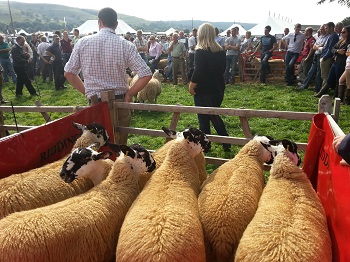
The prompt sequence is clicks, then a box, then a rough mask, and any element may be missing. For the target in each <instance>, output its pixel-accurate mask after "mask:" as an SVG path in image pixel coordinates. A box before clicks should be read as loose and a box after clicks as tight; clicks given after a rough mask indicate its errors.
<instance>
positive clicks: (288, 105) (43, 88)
mask: <svg viewBox="0 0 350 262" xmlns="http://www.w3.org/2000/svg"><path fill="white" fill-rule="evenodd" d="M33 85H34V86H35V88H36V89H37V90H38V89H39V92H40V94H41V97H39V98H38V97H31V96H30V95H29V93H28V91H27V90H26V89H25V88H24V91H23V94H24V95H23V97H21V98H19V99H17V98H15V94H14V90H15V86H14V85H13V84H6V85H5V86H4V88H3V96H4V98H5V99H6V100H10V101H12V102H13V105H15V106H16V105H34V102H35V100H40V101H41V103H42V104H43V105H48V106H58V105H64V106H68V105H74V106H85V105H87V102H86V99H85V97H84V96H83V95H82V94H80V93H79V92H78V91H77V90H75V89H74V88H72V87H71V86H70V85H69V84H67V85H68V88H67V89H66V90H63V91H55V88H54V85H53V83H46V84H43V83H41V80H40V79H39V78H37V80H36V81H33ZM313 94H314V93H313V91H312V90H311V89H309V90H303V91H299V90H297V89H296V88H295V87H286V86H284V85H283V84H272V85H261V84H258V83H238V84H236V85H234V86H232V85H229V86H227V88H226V90H225V98H224V101H223V103H222V106H221V107H223V108H246V109H264V110H280V111H295V112H313V113H314V112H317V110H318V99H317V98H314V97H313ZM158 103H159V104H169V105H176V104H181V105H185V106H193V97H192V96H191V95H190V94H189V93H188V91H187V86H181V85H179V86H173V85H168V84H166V85H163V90H162V94H161V95H160V96H159V98H158ZM65 115H66V114H62V113H51V115H50V118H51V119H52V120H54V119H58V118H61V117H63V116H65ZM171 118H172V114H171V113H162V112H148V111H139V110H135V111H134V112H133V113H132V126H133V127H139V128H149V129H161V127H162V126H169V124H170V121H171ZM222 118H223V120H224V122H225V124H226V127H227V130H228V133H229V135H230V136H235V137H244V134H243V130H242V128H241V126H240V121H239V118H238V117H231V116H223V117H222ZM349 118H350V106H345V105H341V111H340V119H339V126H340V128H341V129H342V130H343V131H344V133H347V132H348V130H349V129H350V121H349ZM16 119H17V123H18V124H19V125H41V124H44V123H45V121H44V119H43V117H42V116H41V114H40V113H16ZM14 123H15V122H14V116H13V115H12V114H11V113H5V124H14ZM310 124H311V122H310V121H300V120H283V119H273V118H250V119H249V125H250V128H251V131H252V133H253V134H260V135H270V136H272V137H274V138H275V139H282V138H286V139H290V140H292V141H295V142H307V140H308V135H309V130H310ZM190 125H191V126H194V127H197V126H198V120H197V115H195V114H181V116H180V120H179V123H178V130H182V129H184V128H186V127H188V126H190ZM212 134H216V132H215V130H214V129H212ZM164 141H165V139H164V138H159V137H147V136H138V135H130V139H129V142H130V143H140V144H142V145H144V146H145V147H146V148H149V149H156V148H158V147H160V146H161V145H162V144H163V143H164ZM239 149H240V147H239V146H233V148H232V152H230V153H225V152H224V151H223V149H222V147H221V145H219V144H216V143H213V146H212V150H211V151H210V152H209V153H208V154H207V155H208V156H212V157H222V158H232V157H233V156H234V155H235V154H236V153H237V152H238V151H239ZM213 168H215V167H214V166H208V169H209V171H210V170H211V169H213Z"/></svg>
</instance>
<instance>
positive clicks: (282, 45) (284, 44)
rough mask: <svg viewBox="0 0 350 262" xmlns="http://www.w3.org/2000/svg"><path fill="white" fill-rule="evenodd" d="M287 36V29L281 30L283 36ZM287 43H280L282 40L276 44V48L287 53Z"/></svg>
mask: <svg viewBox="0 0 350 262" xmlns="http://www.w3.org/2000/svg"><path fill="white" fill-rule="evenodd" d="M288 34H289V28H288V27H286V28H285V29H284V30H283V36H286V35H288ZM288 44H289V43H288V42H282V39H281V40H280V41H279V43H278V48H279V49H280V50H282V51H287V49H288Z"/></svg>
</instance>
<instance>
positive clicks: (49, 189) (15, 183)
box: [0, 131, 111, 219]
mask: <svg viewBox="0 0 350 262" xmlns="http://www.w3.org/2000/svg"><path fill="white" fill-rule="evenodd" d="M94 142H96V136H95V135H93V134H92V133H91V132H87V131H85V132H84V133H83V134H82V135H81V136H80V137H79V138H78V139H77V141H76V142H75V144H74V146H73V149H72V150H74V149H75V148H78V147H87V146H89V145H91V144H92V143H94ZM65 160H66V159H65V158H62V159H60V160H57V161H55V162H53V163H49V164H46V165H45V166H42V167H38V168H35V169H32V170H29V171H27V172H23V173H20V174H14V175H11V176H9V177H6V178H3V179H1V180H0V219H1V218H3V217H5V216H7V215H9V214H12V213H14V212H19V211H25V210H30V209H34V208H38V207H43V206H47V205H51V204H54V203H57V202H59V201H62V200H65V199H67V198H70V197H73V196H76V195H79V194H82V193H84V192H87V191H88V190H90V189H91V188H92V187H93V186H94V183H93V182H92V180H91V179H90V178H88V177H81V178H79V179H76V180H75V181H73V182H72V183H70V184H67V183H65V182H64V181H63V180H62V179H61V178H60V176H59V172H60V169H61V167H62V165H63V163H64V161H65ZM110 169H111V165H110V167H109V169H108V170H107V171H106V172H104V174H101V176H102V177H101V179H104V178H105V177H106V176H107V174H108V172H109V171H110Z"/></svg>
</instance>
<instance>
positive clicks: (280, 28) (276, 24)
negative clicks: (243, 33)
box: [249, 16, 294, 36]
mask: <svg viewBox="0 0 350 262" xmlns="http://www.w3.org/2000/svg"><path fill="white" fill-rule="evenodd" d="M267 25H269V26H271V32H270V34H271V35H275V34H283V33H284V29H285V28H286V27H288V28H289V30H290V31H293V29H294V25H293V23H291V22H288V21H286V20H282V19H279V18H276V17H271V16H268V17H267V18H266V19H264V20H263V21H261V22H260V23H259V24H257V25H256V26H254V27H253V28H251V29H250V30H249V31H250V32H252V35H254V36H261V35H263V34H264V28H265V26H267Z"/></svg>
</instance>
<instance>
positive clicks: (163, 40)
mask: <svg viewBox="0 0 350 262" xmlns="http://www.w3.org/2000/svg"><path fill="white" fill-rule="evenodd" d="M160 44H161V45H162V54H161V56H160V57H161V58H167V57H168V48H169V42H168V39H167V37H166V36H165V35H163V36H161V38H160Z"/></svg>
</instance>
